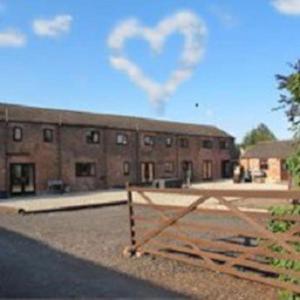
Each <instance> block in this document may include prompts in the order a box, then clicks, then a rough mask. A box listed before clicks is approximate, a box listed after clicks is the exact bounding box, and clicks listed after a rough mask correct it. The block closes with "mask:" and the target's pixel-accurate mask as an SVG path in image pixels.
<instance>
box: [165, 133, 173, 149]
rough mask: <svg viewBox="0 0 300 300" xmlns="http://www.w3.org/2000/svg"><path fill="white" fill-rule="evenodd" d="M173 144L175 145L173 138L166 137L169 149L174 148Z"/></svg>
mask: <svg viewBox="0 0 300 300" xmlns="http://www.w3.org/2000/svg"><path fill="white" fill-rule="evenodd" d="M172 144H173V139H172V137H170V136H168V137H166V146H167V147H172Z"/></svg>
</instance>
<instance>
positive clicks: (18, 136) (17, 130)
mask: <svg viewBox="0 0 300 300" xmlns="http://www.w3.org/2000/svg"><path fill="white" fill-rule="evenodd" d="M22 139H23V130H22V128H21V127H14V129H13V140H14V141H15V142H21V141H22Z"/></svg>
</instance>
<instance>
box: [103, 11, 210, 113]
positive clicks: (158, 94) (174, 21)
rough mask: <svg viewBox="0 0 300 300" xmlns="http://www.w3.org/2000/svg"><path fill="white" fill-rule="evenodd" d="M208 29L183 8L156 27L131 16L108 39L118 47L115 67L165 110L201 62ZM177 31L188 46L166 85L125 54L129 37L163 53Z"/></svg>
mask: <svg viewBox="0 0 300 300" xmlns="http://www.w3.org/2000/svg"><path fill="white" fill-rule="evenodd" d="M206 32H207V31H206V27H205V24H204V22H203V21H202V20H201V19H200V18H199V17H198V16H197V15H196V14H194V13H192V12H190V11H181V12H178V13H176V14H175V15H173V16H170V17H167V18H165V19H164V20H162V21H161V22H160V23H159V24H158V25H157V26H156V27H155V28H154V29H151V28H147V27H143V26H142V25H140V24H139V22H138V20H136V19H128V20H126V21H124V22H122V23H121V24H119V25H118V26H117V27H116V28H115V29H114V30H113V31H112V33H111V34H110V36H109V38H108V45H109V47H110V48H111V49H112V50H114V53H113V54H112V55H111V56H110V63H111V65H112V66H113V67H114V68H115V69H117V70H120V71H122V72H124V73H126V74H127V75H128V76H129V77H130V79H131V80H132V81H133V82H134V83H135V84H137V85H138V86H139V87H140V88H142V89H143V90H144V91H145V92H146V93H147V94H148V96H149V99H150V101H151V103H153V104H154V105H155V106H156V107H157V108H160V109H161V108H163V106H164V103H165V101H166V100H167V99H168V98H169V97H170V96H171V95H172V94H173V93H174V92H175V91H176V89H177V87H178V86H179V84H180V83H182V82H183V81H184V80H187V79H188V78H189V77H190V76H191V75H192V73H193V71H194V69H195V67H196V66H197V64H198V63H199V62H200V61H201V59H202V57H203V53H204V40H205V37H206ZM173 33H180V34H182V35H183V36H184V47H183V52H182V53H181V57H180V62H179V65H178V66H177V68H176V69H175V70H174V71H173V72H172V73H171V76H170V78H169V79H168V80H167V82H166V83H165V84H159V83H158V82H156V81H154V80H152V79H150V78H148V77H147V76H146V75H145V74H144V72H143V71H142V70H141V69H140V68H139V67H138V66H137V65H136V64H135V63H134V62H132V61H130V60H129V59H128V58H126V56H125V55H124V53H123V49H124V45H125V42H126V40H128V39H131V38H143V39H145V40H146V41H147V42H148V43H149V45H150V47H151V48H152V49H153V50H154V51H155V52H156V53H160V52H161V51H162V49H163V46H164V43H165V40H166V38H167V37H168V36H169V35H170V34H173Z"/></svg>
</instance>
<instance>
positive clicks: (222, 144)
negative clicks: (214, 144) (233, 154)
mask: <svg viewBox="0 0 300 300" xmlns="http://www.w3.org/2000/svg"><path fill="white" fill-rule="evenodd" d="M219 147H220V149H222V150H225V149H229V143H228V142H227V141H220V142H219Z"/></svg>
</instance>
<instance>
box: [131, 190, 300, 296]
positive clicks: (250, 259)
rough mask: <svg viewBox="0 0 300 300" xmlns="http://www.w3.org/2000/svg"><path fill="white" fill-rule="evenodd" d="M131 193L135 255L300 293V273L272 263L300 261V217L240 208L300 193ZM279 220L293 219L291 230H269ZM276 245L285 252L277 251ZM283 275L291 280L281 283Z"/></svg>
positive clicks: (158, 191) (182, 191) (132, 236)
mask: <svg viewBox="0 0 300 300" xmlns="http://www.w3.org/2000/svg"><path fill="white" fill-rule="evenodd" d="M127 192H128V208H129V221H130V246H128V247H127V248H126V249H127V252H129V253H130V254H132V255H134V254H136V253H147V254H152V255H157V256H162V257H166V258H169V259H174V260H178V261H182V262H185V263H188V264H191V265H196V266H200V267H204V268H208V269H211V270H213V271H217V272H223V273H227V274H231V275H234V276H237V277H240V278H244V279H248V280H252V281H257V282H261V283H264V284H268V285H271V286H274V287H277V288H282V289H287V290H291V291H294V292H296V293H300V285H299V282H300V270H299V269H298V270H293V269H288V268H285V267H278V266H274V265H272V264H270V262H271V261H272V260H274V259H285V260H291V261H297V262H299V263H300V253H299V252H298V251H297V250H296V249H295V244H296V243H298V244H299V245H300V216H296V215H295V216H280V217H278V216H273V215H272V214H271V213H269V212H267V211H263V212H262V211H251V210H247V208H245V207H241V206H237V205H236V203H237V201H239V202H238V203H239V204H240V203H241V202H243V201H245V200H247V199H256V201H261V203H263V201H264V200H265V199H268V200H269V201H270V200H271V202H272V201H273V200H274V201H275V200H277V202H276V203H278V200H281V199H282V200H291V199H300V192H297V191H261V190H260V191H253V190H251V191H248V190H247V191H246V190H243V191H241V190H239V191H237V190H200V189H148V188H140V187H132V186H128V187H127ZM212 199H213V200H214V204H213V205H212V206H211V207H210V206H207V205H206V204H207V202H211V201H212ZM275 219H276V220H281V221H289V222H290V224H291V227H292V228H291V230H289V231H288V232H286V233H273V232H271V231H269V230H268V229H267V224H268V222H269V221H270V220H275ZM274 245H275V246H277V247H279V248H280V249H281V250H280V251H279V252H274V251H273V250H272V249H271V247H274ZM283 276H284V277H285V278H286V279H287V280H285V281H282V280H279V277H281V278H282V277H283ZM290 279H293V280H290ZM295 279H296V280H295ZM297 280H298V281H297Z"/></svg>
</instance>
